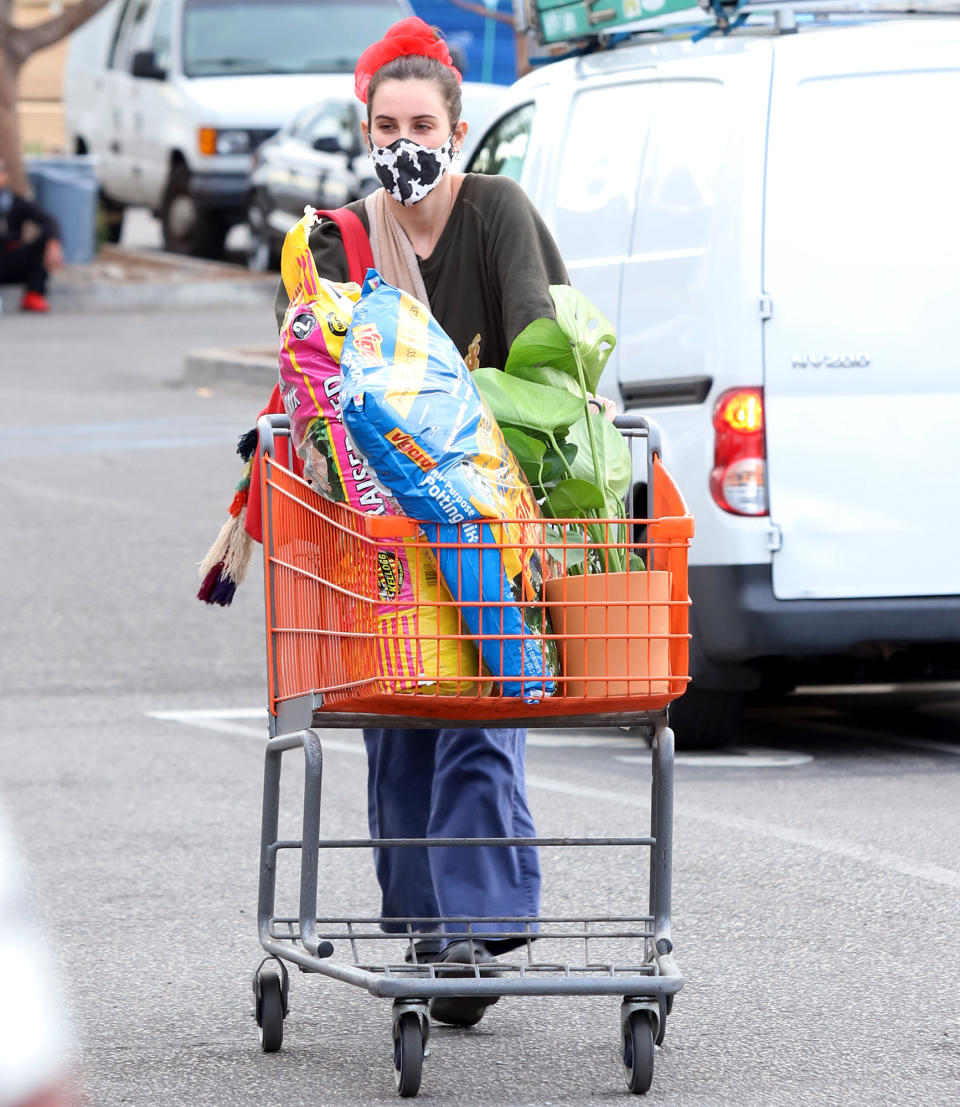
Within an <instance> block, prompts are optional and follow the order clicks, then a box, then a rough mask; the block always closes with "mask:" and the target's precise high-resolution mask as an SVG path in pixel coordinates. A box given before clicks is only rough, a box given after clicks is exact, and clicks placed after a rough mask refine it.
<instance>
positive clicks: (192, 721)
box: [147, 708, 960, 889]
mask: <svg viewBox="0 0 960 1107" xmlns="http://www.w3.org/2000/svg"><path fill="white" fill-rule="evenodd" d="M147 714H148V715H149V716H150V717H151V718H154V719H162V720H167V721H170V722H177V723H182V724H185V725H187V726H194V727H199V728H201V729H203V730H214V731H218V732H221V733H227V734H236V735H238V736H239V737H256V738H259V739H260V740H261V741H263V740H264V739H265V738H266V733H265V729H266V728H265V723H266V712H265V711H264V710H263V709H262V708H237V709H233V710H226V711H219V710H200V711H149V712H147ZM247 719H257V720H260V721H261V722H262V725H261V726H259V727H257V728H256V729H255V728H254V727H252V726H243V725H242V723H243V721H244V720H247ZM324 746H325V748H327V749H332V750H339V751H341V752H343V753H351V754H355V755H359V756H362V755H363V752H364V750H363V745H362V744H361V743H360V742H359V741H355V742H342V741H337V740H336V739H331V738H325V739H324ZM681 756H691V755H681ZM527 787H528V788H535V789H540V790H541V791H545V792H552V793H555V794H559V795H566V796H576V797H578V798H580V799H590V800H597V801H599V802H600V803H602V804H603V805H604V806H607V805H609V804H611V803H618V804H621V805H623V806H624V807H630V808H639V809H640V810H648V809H649V801H648V799H646V798H645V797H643V796H641V795H635V794H633V793H631V792H614V791H610V790H608V789H606V788H591V787H589V786H588V785H584V784H574V783H572V782H571V781H566V780H552V779H550V778H549V777H541V776H538V775H533V776H528V777H527ZM674 813H675V814H676V815H677V816H679V818H681V819H697V820H699V821H701V822H705V823H709V824H710V825H712V826H718V827H721V828H722V829H724V830H733V831H739V832H742V833H745V834H749V835H754V836H756V837H759V838H770V839H773V840H774V841H778V842H786V843H788V844H790V845H795V846H803V847H805V848H807V849H812V850H815V851H816V852H818V853H823V854H827V855H829V856H832V857H839V858H841V859H843V860H846V861H856V862H859V863H860V864H863V865H867V866H870V867H873V868H878V869H882V870H884V871H886V872H892V873H897V874H898V875H900V876H907V877H911V878H913V879H916V880H924V881H927V882H929V883H931V884H937V885H940V886H941V887H946V888H956V889H960V872H957V871H956V870H954V869H948V868H946V867H945V866H943V865H935V864H931V863H928V862H924V861H916V862H913V861H911V860H910V859H909V858H907V857H904V856H903V855H902V854H899V853H891V852H889V851H887V850H880V849H876V848H874V847H873V846H865V845H861V844H860V843H859V842H850V841H846V842H845V841H842V840H840V839H837V838H833V837H827V836H825V835H822V834H815V833H812V832H811V831H806V830H798V829H796V828H794V827H789V826H784V825H783V824H780V823H771V822H766V821H764V820H763V819H749V818H745V817H743V816H741V815H727V814H724V813H722V812H718V811H708V810H705V809H704V808H701V807H697V806H694V805H693V804H687V803H675V804H674Z"/></svg>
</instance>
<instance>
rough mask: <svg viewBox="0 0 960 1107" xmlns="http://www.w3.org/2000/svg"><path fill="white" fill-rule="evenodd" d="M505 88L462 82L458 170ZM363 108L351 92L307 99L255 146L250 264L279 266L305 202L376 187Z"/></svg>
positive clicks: (340, 200) (339, 200)
mask: <svg viewBox="0 0 960 1107" xmlns="http://www.w3.org/2000/svg"><path fill="white" fill-rule="evenodd" d="M505 92H506V89H505V87H504V86H503V85H494V84H486V83H484V82H481V81H464V82H463V85H462V86H461V98H462V101H463V118H464V119H465V120H466V121H467V123H468V126H469V130H468V132H467V140H466V142H465V144H464V150H463V154H462V156H461V158H460V159H459V161H458V162H457V163H456V165H457V167H458V168H462V167H463V165H465V164H466V160H467V159H468V158H469V157H470V152H471V150H472V146H471V140H475V139H476V136H477V135H481V134H483V132H484V130H485V129H486V126H487V124H488V122H489V121H490V119H491V118H492V117H493V116H494V114H495V113H496V110H497V108H498V106H499V104H500V102H501V100H502V98H503V95H504V93H505ZM364 111H365V108H364V105H363V104H361V103H360V102H359V101H358V100H357V99H356V98H355V97H354V96H352V95H351V96H350V97H342V96H338V97H332V98H330V99H327V100H321V101H319V102H317V103H313V104H310V105H309V106H308V107H306V108H304V109H303V110H302V111H300V112H298V113H297V115H296V116H295V118H294V119H292V120H291V121H290V123H288V124H287V125H286V126H285V127H282V128H281V129H280V130H279V131H278V132H277V134H275V135H274V136H273V137H272V138H270V139H268V140H267V141H266V142H264V143H263V144H262V145H261V146H260V147H259V149H258V150H257V151H256V154H255V155H254V162H253V170H252V172H251V174H250V180H249V186H248V190H247V223H248V224H249V227H250V254H249V263H250V266H251V268H254V269H265V268H268V267H271V268H276V267H277V265H278V264H279V258H280V250H281V248H282V246H283V239H284V236H285V235H286V233H287V231H288V230H289V229H290V228H291V227H292V226H293V224H294V223H296V222H297V220H298V219H299V218H300V217H301V216H302V215H303V209H304V207H305V206H306V205H308V204H309V205H311V206H312V207H315V208H338V207H342V206H343V205H344V204H348V203H350V201H351V200H357V199H359V198H360V197H361V196H365V195H366V194H367V193H368V192H370V191H372V190H373V189H375V188H377V187H378V186H379V182H378V180H377V178H376V176H375V175H374V172H373V165H372V163H371V162H370V159H369V157H368V156H367V148H366V145H365V144H364V141H363V136H362V134H361V131H360V120H361V118H362V117H363V112H364Z"/></svg>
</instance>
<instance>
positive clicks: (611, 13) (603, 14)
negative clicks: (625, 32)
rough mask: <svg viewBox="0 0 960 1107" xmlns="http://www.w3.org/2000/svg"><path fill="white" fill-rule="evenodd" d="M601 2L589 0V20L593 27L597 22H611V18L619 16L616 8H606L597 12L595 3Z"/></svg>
mask: <svg viewBox="0 0 960 1107" xmlns="http://www.w3.org/2000/svg"><path fill="white" fill-rule="evenodd" d="M599 3H600V0H587V5H586V7H587V22H588V23H589V24H590V26H591V27H593V26H595V25H596V24H597V23H609V22H610V20H611V19H616V18H617V9H616V8H604V9H603V11H599V12H595V11H594V10H593V5H594V4H599Z"/></svg>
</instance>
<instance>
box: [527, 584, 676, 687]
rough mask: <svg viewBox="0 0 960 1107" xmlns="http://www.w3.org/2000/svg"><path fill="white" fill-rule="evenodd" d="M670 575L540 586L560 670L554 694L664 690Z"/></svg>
mask: <svg viewBox="0 0 960 1107" xmlns="http://www.w3.org/2000/svg"><path fill="white" fill-rule="evenodd" d="M670 578H671V574H670V573H669V572H662V571H656V572H633V573H591V574H589V575H587V576H571V577H556V578H554V579H553V580H548V581H547V582H546V584H545V586H544V594H545V598H546V602H547V607H548V609H549V611H550V621H551V623H552V624H553V630H554V633H555V634H556V635H557V636H558V638H559V641H558V643H557V644H558V646H559V648H560V665H561V673H562V675H563V677H565V678H566V679H565V680H563V681H562V682H561V688H560V689H559V690H558V694H559V695H564V696H649V695H655V694H658V693H663V692H668V691H669V688H670V686H669V683H668V680H669V677H670V639H669V637H668V633H669V629H670V607H669V603H668V601H669V599H670V584H671V580H670Z"/></svg>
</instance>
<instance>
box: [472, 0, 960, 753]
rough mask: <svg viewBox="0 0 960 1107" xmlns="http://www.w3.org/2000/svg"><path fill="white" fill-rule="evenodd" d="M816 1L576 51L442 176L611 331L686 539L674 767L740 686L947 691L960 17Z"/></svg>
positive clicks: (959, 275) (732, 719) (617, 367)
mask: <svg viewBox="0 0 960 1107" xmlns="http://www.w3.org/2000/svg"><path fill="white" fill-rule="evenodd" d="M541 6H542V7H544V8H546V9H554V8H556V5H555V4H554V3H552V0H542V2H541ZM626 6H627V5H626V3H624V5H623V7H624V8H626ZM646 6H647V7H648V8H652V7H654V6H655V5H654V4H648V5H646ZM829 6H830V5H829V4H828V3H824V2H823V0H821V2H820V3H818V4H817V5H816V7H817V15H816V17H815V18H814V17H809V18H807V17H805V16H804V14H803V12H802V7H803V5H802V4H801V3H797V4H793V5H782V4H777V3H772V4H770V3H768V4H766V5H765V7H766V9H767V11H768V12H769V11H770V10H771V9H779V11H778V12H777V13H776V14H774V15H768V16H767V17H765V18H764V17H752V16H751V17H749V18H748V19H747V21H746V23H745V24H744V25H743V26H742V27H740V28H739V29H737V30H735V31H732V32H731V33H729V34H726V35H724V34H721V33H714V34H711V35H709V36H707V37H703V38H702V39H700V40H699V41H694V40H693V38H691V37H690V36H689V35H688V36H687V37H681V38H675V37H670V38H668V37H666V36H660V35H649V34H643V35H639V36H634V37H632V38H631V39H630V40H629V41H627V42H621V43H619V44H618V45H616V46H614V47H612V48H609V49H602V48H599V46H600V44H599V43H596V42H594V44H593V45H594V47H595V48H594V49H593V51H592V52H589V53H587V54H585V55H584V56H579V57H574V58H570V59H568V60H564V61H559V62H556V63H554V64H550V65H546V66H544V67H543V68H541V69H540V70H538V71H536V72H534V73H533V74H531V75H529V76H528V77H525V78H523V79H522V80H520V81H519V82H518V83H517V84H516V85H514V86H513V88H512V89H511V91H510V93H509V101H508V103H507V106H505V108H504V109H503V111H502V113H501V116H500V117H499V119H498V120H497V121H495V123H494V124H493V125H492V127H491V128H490V129H488V131H487V133H486V135H485V136H484V138H483V139H481V140H480V143H479V146H478V149H477V150H476V152H475V154H474V156H473V159H472V163H471V164H470V166H469V168H470V169H471V170H473V171H474V172H487V173H507V174H509V175H511V176H513V177H514V178H515V179H517V180H519V182H520V183H521V185H522V186H523V187H524V188H525V189H526V190H527V192H528V193H529V194H530V196H531V197H532V199H533V200H534V202H535V203H536V205H537V207H538V208H539V210H540V211H541V212H542V213H543V215H544V217H545V219H546V221H547V223H548V224H549V226H550V228H551V229H552V231H553V233H554V234H555V235H556V237H557V240H558V243H559V245H560V248H561V251H562V253H563V255H564V257H565V259H566V262H567V265H568V267H569V271H570V276H571V279H572V281H573V283H574V284H575V285H576V286H577V287H579V288H580V289H582V290H583V292H585V293H586V294H587V295H588V296H589V297H590V298H591V299H592V300H593V301H594V302H595V303H596V304H597V306H599V307H600V308H601V309H602V310H603V311H604V312H605V313H606V314H607V315H608V316H609V317H610V319H611V320H612V321H613V322H614V323H615V325H616V330H617V334H618V337H619V341H618V346H617V349H616V351H615V353H614V355H613V356H612V357H611V360H610V362H609V365H608V369H607V375H606V378H605V380H604V381H603V388H605V389H606V392H607V394H608V395H611V396H616V397H617V398H618V400H619V401H620V403H621V405H622V406H623V407H625V408H626V409H628V410H630V409H635V410H639V411H643V412H648V413H649V414H650V415H651V416H652V417H653V418H654V419H655V420H656V421H657V423H658V424H659V425H660V427H661V430H662V434H663V446H664V454H665V459H666V461H667V463H668V465H669V467H670V469H671V471H672V472H673V474H674V475H675V476H676V478H677V479H678V482H679V484H680V487H681V488H682V490H683V492H684V495H685V496H686V498H687V500H688V502H689V504H690V508H691V510H692V511H693V513H694V515H695V517H696V537H695V539H694V542H693V546H692V550H691V573H690V589H691V595H692V598H693V608H692V613H693V634H694V638H693V650H692V656H693V676H694V682H693V684H692V686H691V689H690V691H689V692H688V693H687V694H686V696H684V697H683V698H682V699H681V700H679V701H678V702H677V703H676V704H675V705H674V707H673V709H672V718H673V719H674V721H675V725H676V726H677V731H678V739H679V740H684V741H687V742H688V743H691V744H693V743H696V744H700V745H709V744H717V743H720V742H723V741H725V740H727V739H728V738H730V737H731V736H732V735H733V734H734V733H735V728H736V724H737V717H738V711H739V706H740V703H741V700H742V697H743V694H744V693H745V692H749V691H751V690H755V689H758V688H762V687H771V688H775V689H778V690H785V689H788V688H789V687H791V686H792V685H794V684H795V683H797V682H798V681H800V682H804V683H809V682H811V681H815V682H818V683H819V682H823V681H834V682H835V681H838V680H839V681H849V680H879V681H889V680H898V679H902V680H912V679H923V678H929V677H939V676H956V675H957V673H958V671H960V556H958V552H957V551H958V549H960V493H958V491H957V473H958V472H960V431H958V428H960V324H958V319H960V308H958V304H960V264H958V260H957V259H958V258H960V209H958V205H957V181H958V180H960V145H958V143H957V141H956V137H955V130H956V127H955V118H956V104H957V103H958V102H960V19H952V18H950V17H946V18H936V19H934V18H928V17H920V16H909V15H905V16H902V17H898V18H889V19H885V18H879V17H878V18H875V19H873V18H871V17H870V15H869V14H867V15H866V16H864V15H863V14H862V13H863V11H864V9H865V8H869V4H867V5H862V4H861V5H858V6H857V7H858V10H859V11H860V12H861V14H860V15H856V16H850V15H849V13H848V14H845V15H844V16H843V17H842V18H841V19H838V20H837V21H836V22H833V20H832V18H831V16H830V15H829V13H828V10H827V9H829ZM838 6H839V5H838ZM586 7H587V8H588V9H589V7H590V5H589V4H587V5H586ZM847 7H848V8H849V7H850V5H847ZM563 10H564V11H569V10H570V9H563ZM635 10H639V8H638V7H637V8H636V9H635ZM588 14H589V13H588ZM571 18H572V16H571ZM601 390H603V389H601Z"/></svg>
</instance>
